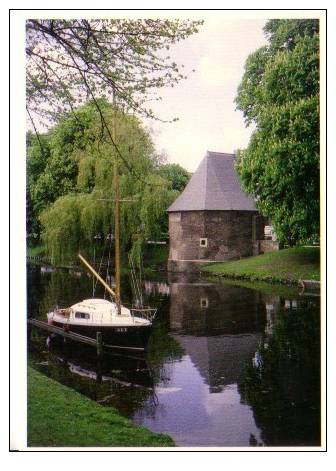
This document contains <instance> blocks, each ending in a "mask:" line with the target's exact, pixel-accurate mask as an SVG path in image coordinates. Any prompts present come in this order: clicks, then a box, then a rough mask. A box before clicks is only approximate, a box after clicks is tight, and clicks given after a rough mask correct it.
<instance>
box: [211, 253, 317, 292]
mask: <svg viewBox="0 0 336 471" xmlns="http://www.w3.org/2000/svg"><path fill="white" fill-rule="evenodd" d="M202 271H203V272H204V273H206V274H209V275H214V276H219V277H227V278H238V279H245V280H250V281H253V280H262V281H270V282H278V283H289V284H291V283H292V284H294V283H296V282H297V281H298V280H319V279H320V249H319V247H293V248H290V249H285V250H280V251H279V252H269V253H266V254H263V255H257V256H255V257H248V258H244V259H241V260H236V261H232V262H223V263H216V264H212V265H207V266H205V267H203V268H202Z"/></svg>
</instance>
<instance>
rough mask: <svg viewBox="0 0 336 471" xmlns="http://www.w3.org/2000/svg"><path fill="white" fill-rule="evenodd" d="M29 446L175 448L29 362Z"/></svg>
mask: <svg viewBox="0 0 336 471" xmlns="http://www.w3.org/2000/svg"><path fill="white" fill-rule="evenodd" d="M27 383H28V401H27V414H28V421H27V422H28V423H27V426H28V447H127V448H129V447H133V448H138V447H141V448H143V447H156V448H157V447H165V448H167V447H175V443H174V441H173V439H172V438H171V437H170V436H169V435H165V434H159V433H154V432H151V431H150V430H148V429H147V428H145V427H142V426H138V425H135V424H133V423H132V421H131V420H129V419H127V418H125V417H123V416H121V415H120V414H119V413H118V411H117V410H116V409H114V408H112V407H104V406H102V405H100V404H97V403H96V402H94V401H92V400H91V399H89V398H87V397H85V396H83V395H82V394H80V393H78V392H76V391H73V390H72V389H70V388H68V387H67V386H64V385H62V384H60V383H58V382H56V381H55V380H53V379H51V378H48V377H47V376H44V375H43V374H41V373H39V372H38V371H37V370H35V369H34V368H33V367H32V366H30V365H28V371H27Z"/></svg>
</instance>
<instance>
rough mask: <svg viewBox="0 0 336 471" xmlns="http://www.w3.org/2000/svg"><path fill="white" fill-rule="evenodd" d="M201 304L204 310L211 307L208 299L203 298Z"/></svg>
mask: <svg viewBox="0 0 336 471" xmlns="http://www.w3.org/2000/svg"><path fill="white" fill-rule="evenodd" d="M200 304H201V308H202V309H204V308H207V307H208V306H209V300H208V298H201V300H200Z"/></svg>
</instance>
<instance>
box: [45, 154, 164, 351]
mask: <svg viewBox="0 0 336 471" xmlns="http://www.w3.org/2000/svg"><path fill="white" fill-rule="evenodd" d="M113 174H114V182H115V198H114V200H113V201H114V202H115V209H114V211H115V234H114V236H115V237H114V239H115V280H116V283H115V291H113V290H112V288H111V287H110V286H109V285H108V284H107V283H106V282H105V280H103V278H101V276H100V275H99V274H98V273H97V272H96V271H95V270H94V268H93V267H92V266H91V265H90V264H89V262H88V261H87V260H86V259H85V258H84V257H83V256H82V255H81V254H78V257H79V259H80V260H81V261H82V263H83V264H84V265H85V267H86V268H87V269H88V270H89V271H90V272H91V274H92V275H93V276H95V277H96V279H97V280H98V281H99V282H100V283H101V284H102V285H103V286H104V287H105V289H106V290H107V291H108V292H109V293H110V295H111V296H112V299H113V301H108V300H106V299H98V298H92V299H84V300H82V301H80V302H78V303H76V304H74V305H72V306H70V307H68V308H65V309H54V310H53V311H51V312H49V313H48V314H47V318H48V323H50V324H54V325H55V326H58V327H62V328H64V329H66V330H69V331H71V332H75V333H78V334H82V335H85V336H88V337H94V338H95V337H96V335H97V332H101V334H102V340H103V344H104V345H105V346H107V347H109V346H110V347H119V348H136V349H145V347H146V345H147V342H148V339H149V336H150V333H151V329H152V323H153V319H154V317H155V314H156V309H152V308H131V309H129V308H127V307H125V306H123V305H122V304H121V300H120V202H121V201H124V200H121V199H120V192H119V172H118V159H117V158H116V159H115V161H114V168H113ZM126 201H129V200H126Z"/></svg>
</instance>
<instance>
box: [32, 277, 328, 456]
mask: <svg viewBox="0 0 336 471" xmlns="http://www.w3.org/2000/svg"><path fill="white" fill-rule="evenodd" d="M37 275H38V277H37V278H34V270H33V271H32V272H31V274H30V277H29V278H28V281H29V287H30V288H29V289H30V291H29V293H30V296H29V298H28V299H29V300H30V303H31V304H30V306H31V311H32V312H40V313H41V316H43V315H44V314H43V313H44V312H45V306H47V305H48V306H50V305H53V304H56V303H58V302H59V299H64V300H66V301H67V303H70V302H72V300H73V298H74V297H76V298H78V297H80V296H82V295H83V294H84V293H85V292H88V290H90V280H88V279H87V277H85V276H82V277H81V278H80V279H79V281H78V280H77V279H76V280H75V279H72V278H71V277H70V275H68V274H67V273H65V272H64V273H63V272H55V273H46V274H44V276H43V277H42V276H40V273H38V274H37ZM161 278H163V277H161ZM166 281H167V280H165V279H161V280H150V281H146V285H145V287H146V289H145V291H146V294H147V296H148V297H149V302H150V303H151V304H153V305H154V306H155V307H158V308H159V315H158V317H157V318H156V319H155V321H154V322H153V333H152V335H151V338H150V341H149V348H148V352H147V353H146V355H144V356H142V357H141V358H127V357H125V356H124V355H121V354H116V355H107V356H105V355H103V357H102V362H101V363H100V364H99V363H97V362H96V354H95V351H94V349H92V348H90V347H85V348H82V347H81V346H79V345H78V344H77V345H75V346H74V347H73V348H72V347H71V344H70V343H69V344H65V346H64V345H63V344H62V343H61V345H60V346H59V347H56V346H55V345H52V346H51V348H50V349H49V350H46V348H45V337H43V335H44V334H43V333H41V332H40V333H38V332H35V340H34V339H33V341H32V342H31V348H32V350H31V351H30V360H31V361H32V363H33V364H34V367H35V368H37V369H39V370H40V371H41V372H43V373H44V374H46V375H48V376H50V377H52V378H54V379H56V380H57V381H59V382H60V383H63V384H65V385H67V386H70V387H72V388H73V389H75V390H77V391H78V392H80V393H82V394H84V395H87V396H88V397H90V398H91V399H93V400H96V401H97V402H99V403H100V404H102V405H104V406H107V407H108V406H113V407H116V408H117V409H118V410H119V411H120V412H121V413H122V414H124V415H125V416H127V417H129V418H131V419H132V420H133V421H134V422H135V423H137V424H140V425H144V426H146V427H148V428H149V429H151V430H152V431H155V432H160V433H168V434H169V435H171V436H172V438H173V439H174V440H175V443H176V444H177V445H180V446H187V447H193V446H197V447H202V446H208V447H240V446H243V447H248V446H319V444H320V435H321V434H320V417H321V414H320V403H321V398H320V358H321V356H320V307H319V297H318V296H316V294H315V295H314V296H306V295H305V294H307V293H304V295H302V296H301V295H300V294H299V293H298V290H297V289H296V288H292V289H289V288H288V287H281V286H274V287H272V286H269V285H268V286H266V287H264V288H263V289H262V290H261V288H260V287H259V288H258V289H250V288H247V287H241V286H237V285H232V284H227V283H225V284H224V283H211V282H207V281H200V280H198V279H190V278H185V277H183V276H182V277H181V276H179V277H176V275H174V278H170V279H168V283H167V282H166ZM124 286H126V287H127V284H124ZM252 287H253V288H254V286H253V285H252ZM70 288H71V289H70ZM76 289H77V291H76ZM265 292H266V293H268V294H265ZM65 298H66V299H65ZM36 337H37V340H36ZM39 339H40V344H38V341H39ZM34 345H35V347H34ZM130 356H131V357H132V356H133V355H130ZM136 357H138V354H137V355H136Z"/></svg>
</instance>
